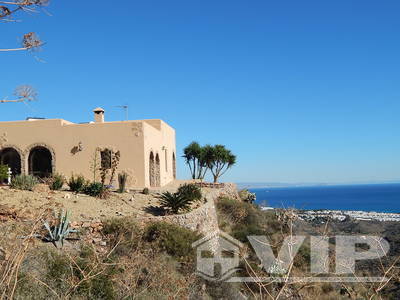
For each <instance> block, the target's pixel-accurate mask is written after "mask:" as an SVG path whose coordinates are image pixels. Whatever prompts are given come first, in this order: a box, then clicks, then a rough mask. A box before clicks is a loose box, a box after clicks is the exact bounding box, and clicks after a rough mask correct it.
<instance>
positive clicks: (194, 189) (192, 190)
mask: <svg viewBox="0 0 400 300" xmlns="http://www.w3.org/2000/svg"><path fill="white" fill-rule="evenodd" d="M178 194H180V195H182V196H183V197H185V198H186V199H190V200H191V201H193V202H194V201H200V200H201V198H202V196H203V195H202V193H201V189H200V188H199V187H198V186H197V185H195V184H193V183H187V184H184V185H181V186H180V187H179V188H178Z"/></svg>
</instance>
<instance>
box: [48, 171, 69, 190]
mask: <svg viewBox="0 0 400 300" xmlns="http://www.w3.org/2000/svg"><path fill="white" fill-rule="evenodd" d="M64 183H65V177H64V176H63V175H62V174H54V175H53V176H52V177H51V178H50V179H49V181H48V185H49V187H50V189H51V190H53V191H58V190H61V189H62V187H63V186H64Z"/></svg>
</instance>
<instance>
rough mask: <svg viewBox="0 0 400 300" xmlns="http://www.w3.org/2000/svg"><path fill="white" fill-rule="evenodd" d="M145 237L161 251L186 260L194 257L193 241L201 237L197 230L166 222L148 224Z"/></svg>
mask: <svg viewBox="0 0 400 300" xmlns="http://www.w3.org/2000/svg"><path fill="white" fill-rule="evenodd" d="M143 237H144V240H145V241H147V242H150V243H152V244H153V245H155V246H156V247H157V248H158V249H159V250H160V251H165V252H166V253H167V254H169V255H171V256H173V257H174V258H176V259H178V260H185V261H187V260H191V259H193V258H194V253H195V252H194V249H193V248H192V243H194V242H195V241H197V240H198V239H200V238H201V236H200V235H199V234H198V233H197V232H194V231H191V230H189V229H186V228H183V227H180V226H178V225H174V224H169V223H165V222H158V223H153V224H150V225H148V226H147V227H146V229H145V233H144V236H143Z"/></svg>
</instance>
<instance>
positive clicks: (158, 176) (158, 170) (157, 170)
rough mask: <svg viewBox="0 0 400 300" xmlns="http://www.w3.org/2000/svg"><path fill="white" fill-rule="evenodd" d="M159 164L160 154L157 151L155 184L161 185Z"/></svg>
mask: <svg viewBox="0 0 400 300" xmlns="http://www.w3.org/2000/svg"><path fill="white" fill-rule="evenodd" d="M160 173H161V165H160V156H159V155H158V153H157V154H156V186H160V185H161V174H160Z"/></svg>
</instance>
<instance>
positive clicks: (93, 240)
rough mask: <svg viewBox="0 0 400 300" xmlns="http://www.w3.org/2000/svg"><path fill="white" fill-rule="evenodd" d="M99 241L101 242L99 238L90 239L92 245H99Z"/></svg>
mask: <svg viewBox="0 0 400 300" xmlns="http://www.w3.org/2000/svg"><path fill="white" fill-rule="evenodd" d="M101 241H102V240H101V238H93V239H92V242H93V244H99V243H100V242H101Z"/></svg>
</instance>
